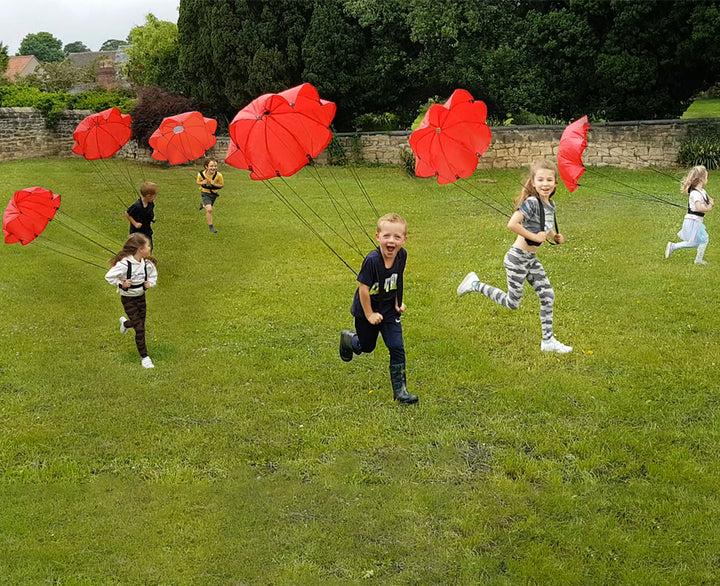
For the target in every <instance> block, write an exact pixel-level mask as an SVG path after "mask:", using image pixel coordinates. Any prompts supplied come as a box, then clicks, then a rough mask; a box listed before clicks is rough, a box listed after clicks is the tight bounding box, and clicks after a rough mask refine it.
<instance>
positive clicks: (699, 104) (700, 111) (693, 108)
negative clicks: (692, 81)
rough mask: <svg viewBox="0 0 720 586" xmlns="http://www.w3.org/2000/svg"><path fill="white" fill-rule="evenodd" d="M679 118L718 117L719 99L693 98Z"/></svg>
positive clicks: (719, 116) (719, 112)
mask: <svg viewBox="0 0 720 586" xmlns="http://www.w3.org/2000/svg"><path fill="white" fill-rule="evenodd" d="M681 118H683V119H687V118H720V99H715V98H713V99H703V100H695V101H694V102H693V103H692V104H690V107H689V108H688V109H687V110H685V113H684V114H683V115H682V116H681Z"/></svg>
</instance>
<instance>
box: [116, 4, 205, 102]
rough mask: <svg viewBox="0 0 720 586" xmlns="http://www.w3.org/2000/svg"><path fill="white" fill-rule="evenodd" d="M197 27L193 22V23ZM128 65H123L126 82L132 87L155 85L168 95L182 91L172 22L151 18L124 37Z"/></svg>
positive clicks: (176, 42) (150, 16)
mask: <svg viewBox="0 0 720 586" xmlns="http://www.w3.org/2000/svg"><path fill="white" fill-rule="evenodd" d="M196 24H197V22H196ZM128 41H129V42H130V47H128V49H127V51H126V52H127V54H128V57H129V61H128V62H127V63H126V64H125V73H126V75H127V77H128V79H129V80H130V81H131V82H132V83H134V84H136V85H140V86H143V85H147V86H150V85H156V86H160V87H162V88H165V89H167V90H170V91H181V90H182V89H183V86H184V84H183V78H182V74H181V72H180V71H179V68H178V51H179V49H178V27H177V25H176V24H175V23H173V22H168V21H164V20H158V19H157V17H155V16H154V15H153V14H148V15H147V16H146V17H145V24H144V25H142V26H136V27H134V28H132V29H131V30H130V34H129V35H128Z"/></svg>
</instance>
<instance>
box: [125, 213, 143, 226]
mask: <svg viewBox="0 0 720 586" xmlns="http://www.w3.org/2000/svg"><path fill="white" fill-rule="evenodd" d="M125 217H126V218H127V219H128V221H129V222H130V223H131V224H132V225H133V226H135V227H136V228H142V224H141V223H140V222H138V221H137V220H136V219H135V218H133V217H132V216H131V215H130V214H128V213H127V212H125Z"/></svg>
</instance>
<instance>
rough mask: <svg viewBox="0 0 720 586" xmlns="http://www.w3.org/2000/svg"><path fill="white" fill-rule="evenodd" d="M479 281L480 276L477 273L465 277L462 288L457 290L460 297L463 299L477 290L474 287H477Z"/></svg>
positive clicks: (461, 284)
mask: <svg viewBox="0 0 720 586" xmlns="http://www.w3.org/2000/svg"><path fill="white" fill-rule="evenodd" d="M479 281H480V279H478V276H477V275H476V274H475V273H468V274H467V275H465V278H464V279H463V280H462V283H460V286H459V287H458V288H457V294H458V297H462V296H463V295H465V294H466V293H470V292H471V291H474V290H475V289H474V288H473V287H474V286H475V283H477V282H479Z"/></svg>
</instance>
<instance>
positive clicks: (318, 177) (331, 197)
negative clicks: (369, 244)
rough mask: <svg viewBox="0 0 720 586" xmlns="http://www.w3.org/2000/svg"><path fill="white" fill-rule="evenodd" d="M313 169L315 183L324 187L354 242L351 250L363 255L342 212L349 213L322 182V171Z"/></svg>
mask: <svg viewBox="0 0 720 586" xmlns="http://www.w3.org/2000/svg"><path fill="white" fill-rule="evenodd" d="M313 169H314V171H315V173H314V175H315V181H317V183H318V184H319V185H320V187H322V189H323V191H325V193H326V194H327V196H328V199H329V200H330V203H331V204H332V206H333V208H334V209H335V213H337V215H338V218H339V219H340V222H341V223H342V225H343V228H345V231H346V232H347V235H348V238H350V240H352V246H351V248H353V249H354V250H355V251H356V252H357V253H358V254H362V252H361V251H360V247H359V246H358V243H357V242H356V241H355V237H354V236H353V234H352V231H351V230H350V227H349V226H348V225H347V222H346V221H345V218H344V217H343V214H342V213H341V210H342V212H344V213H345V214H347V213H348V212H347V210H345V208H343V206H342V205H341V204H340V202H338V201H337V200H336V198H335V197H334V196H333V194H332V193H331V192H330V190H329V189H328V188H327V186H326V185H325V183H324V182H323V180H322V177H321V176H320V171H319V170H318V169H317V167H314V168H313ZM346 199H347V198H346ZM348 246H350V245H349V244H348Z"/></svg>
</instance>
